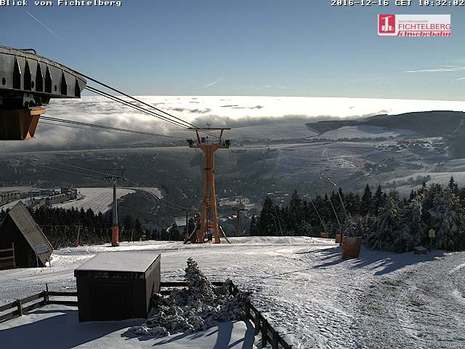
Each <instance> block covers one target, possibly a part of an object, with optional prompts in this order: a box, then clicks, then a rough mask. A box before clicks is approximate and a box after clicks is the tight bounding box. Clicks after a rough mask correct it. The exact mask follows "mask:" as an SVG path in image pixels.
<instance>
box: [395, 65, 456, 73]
mask: <svg viewBox="0 0 465 349" xmlns="http://www.w3.org/2000/svg"><path fill="white" fill-rule="evenodd" d="M461 70H465V67H454V66H444V67H441V68H431V69H414V70H406V71H404V73H446V72H456V71H461Z"/></svg>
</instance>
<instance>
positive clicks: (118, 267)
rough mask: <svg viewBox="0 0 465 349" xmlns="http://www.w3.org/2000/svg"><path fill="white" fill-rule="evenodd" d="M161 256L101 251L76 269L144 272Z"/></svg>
mask: <svg viewBox="0 0 465 349" xmlns="http://www.w3.org/2000/svg"><path fill="white" fill-rule="evenodd" d="M158 256H160V254H158V253H148V252H107V253H99V254H97V255H96V256H95V257H94V258H92V259H91V260H89V261H87V262H85V263H84V264H82V265H81V266H80V267H78V268H76V271H94V270H95V271H121V272H133V273H144V272H145V271H146V270H147V269H148V268H149V267H150V266H151V265H152V263H153V262H154V261H155V259H157V257H158Z"/></svg>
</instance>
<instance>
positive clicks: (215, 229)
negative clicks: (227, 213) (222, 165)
mask: <svg viewBox="0 0 465 349" xmlns="http://www.w3.org/2000/svg"><path fill="white" fill-rule="evenodd" d="M190 129H191V130H194V131H195V134H196V139H195V140H192V139H190V140H188V141H187V142H188V144H189V147H190V148H196V149H200V150H202V152H203V158H204V167H203V195H202V207H201V209H200V230H198V231H197V236H196V239H195V241H196V242H198V243H203V242H205V238H206V237H207V236H208V234H209V233H211V235H212V242H213V243H215V244H219V243H220V242H221V239H220V234H221V235H223V233H222V230H221V227H220V225H219V221H218V206H217V202H216V189H215V151H217V150H218V149H228V148H229V147H230V145H231V142H230V140H229V139H226V140H223V133H224V131H226V130H230V128H226V127H221V128H212V127H207V128H190ZM201 131H204V132H208V133H210V132H215V131H216V132H217V131H220V135H219V137H216V136H214V138H215V139H214V140H213V139H211V138H209V137H207V136H205V137H204V136H200V133H199V132H201Z"/></svg>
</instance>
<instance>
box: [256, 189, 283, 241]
mask: <svg viewBox="0 0 465 349" xmlns="http://www.w3.org/2000/svg"><path fill="white" fill-rule="evenodd" d="M273 211H274V204H273V200H271V198H270V197H269V196H267V197H266V198H265V201H264V202H263V207H262V211H261V212H260V217H259V219H258V224H257V232H258V235H277V233H276V232H277V230H278V226H277V224H276V217H275V213H274V212H273Z"/></svg>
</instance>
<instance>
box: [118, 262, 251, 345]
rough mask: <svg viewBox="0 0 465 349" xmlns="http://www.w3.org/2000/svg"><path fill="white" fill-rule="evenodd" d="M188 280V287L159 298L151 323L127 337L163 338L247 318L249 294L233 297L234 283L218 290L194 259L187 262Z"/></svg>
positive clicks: (239, 293) (224, 285) (186, 276)
mask: <svg viewBox="0 0 465 349" xmlns="http://www.w3.org/2000/svg"><path fill="white" fill-rule="evenodd" d="M184 278H185V281H186V282H187V288H184V289H181V290H173V291H172V292H171V294H170V295H169V296H168V297H163V296H161V295H155V296H154V297H155V298H154V306H153V308H152V311H151V313H150V315H149V318H148V320H147V321H146V322H145V323H144V324H142V325H141V326H136V327H132V328H130V329H129V330H128V332H127V333H126V335H128V336H150V337H154V338H159V337H164V336H168V335H170V334H174V333H192V332H196V331H203V330H206V329H208V328H210V327H212V326H214V325H215V324H216V323H217V322H218V321H228V320H232V321H234V320H240V319H243V318H244V313H243V309H244V305H245V302H246V301H247V298H248V294H246V293H243V292H238V293H237V294H233V292H232V287H231V286H232V282H231V281H230V280H227V281H226V282H225V283H224V284H223V285H222V286H219V287H214V286H213V285H212V284H211V282H210V281H208V279H207V278H206V276H205V275H204V274H203V273H202V272H201V271H200V269H199V267H198V265H197V262H195V261H194V260H193V259H192V258H189V259H188V260H187V267H186V269H185V276H184Z"/></svg>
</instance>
